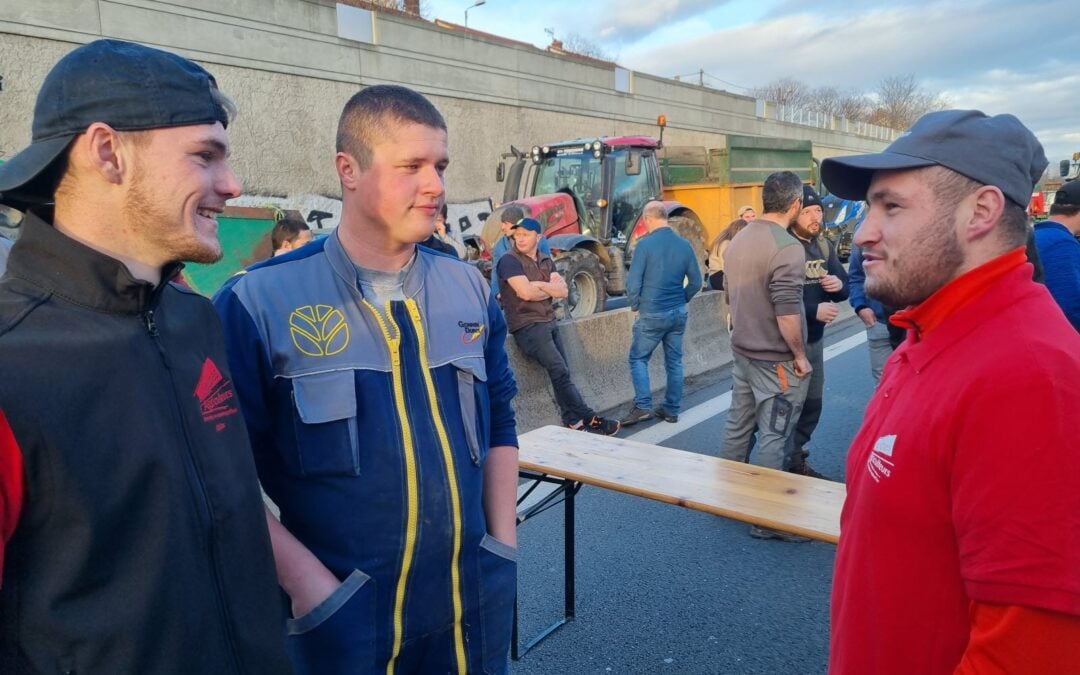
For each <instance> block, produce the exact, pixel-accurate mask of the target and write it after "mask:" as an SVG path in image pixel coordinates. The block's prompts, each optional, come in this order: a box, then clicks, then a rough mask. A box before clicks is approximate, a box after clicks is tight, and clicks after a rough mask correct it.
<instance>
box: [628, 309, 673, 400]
mask: <svg viewBox="0 0 1080 675" xmlns="http://www.w3.org/2000/svg"><path fill="white" fill-rule="evenodd" d="M685 332H686V307H680V308H679V309H672V310H668V311H666V312H659V313H656V314H641V315H639V316H638V318H637V320H635V321H634V333H633V341H632V342H631V343H630V359H629V361H630V380H631V381H633V383H634V405H635V406H637V407H638V408H642V409H644V410H648V409H650V408H651V407H652V388H651V387H650V386H649V357H651V356H652V353H653V352H654V351H655V350H656V347H657V346H658V345H659V344H660V343H661V342H663V343H664V368H665V370H667V392H666V393H665V395H664V409H665V410H667V411H668V412H669V413H671V414H672V415H678V414H679V407H680V406H681V405H682V388H683V368H682V339H683V333H685Z"/></svg>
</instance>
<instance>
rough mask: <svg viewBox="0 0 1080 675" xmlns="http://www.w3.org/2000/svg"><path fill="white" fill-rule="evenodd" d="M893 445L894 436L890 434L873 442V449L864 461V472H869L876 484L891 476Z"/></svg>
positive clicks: (894, 443) (894, 442) (894, 441)
mask: <svg viewBox="0 0 1080 675" xmlns="http://www.w3.org/2000/svg"><path fill="white" fill-rule="evenodd" d="M894 445H896V434H890V435H889V436H882V437H881V438H879V439H877V440H876V441H874V447H873V448H871V450H870V456H869V457H868V458H867V460H866V470H867V471H869V472H870V477H871V478H873V479H874V480H875V481H877V482H878V483H880V482H881V479H882V478H888V477H889V476H891V475H892V470H893V461H892V453H893V446H894Z"/></svg>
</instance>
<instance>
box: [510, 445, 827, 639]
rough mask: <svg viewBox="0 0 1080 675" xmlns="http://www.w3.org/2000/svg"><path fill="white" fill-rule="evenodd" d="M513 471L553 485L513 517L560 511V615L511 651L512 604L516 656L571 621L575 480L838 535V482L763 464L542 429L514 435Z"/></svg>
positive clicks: (817, 534)
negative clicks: (562, 581)
mask: <svg viewBox="0 0 1080 675" xmlns="http://www.w3.org/2000/svg"><path fill="white" fill-rule="evenodd" d="M518 442H519V443H520V456H519V460H518V464H519V467H520V471H519V475H520V476H521V477H522V478H526V479H529V480H532V481H534V483H535V484H534V486H533V487H532V488H530V489H529V490H527V491H526V492H525V493H524V494H523V495H522V496H521V498H519V500H518V501H519V504H520V503H521V502H522V501H523V500H525V499H526V498H527V497H528V496H529V494H530V493H531V492H532V490H533V489H535V487H536V485H539V484H540V483H545V482H546V483H554V484H556V485H557V486H558V489H557V490H556V491H555V492H553V493H551V494H549V495H547V496H545V497H544V498H543V499H541V500H540V501H539V502H537V503H534V504H532V505H531V506H529V507H528V508H526V509H521V508H519V512H518V521H519V522H524V521H526V520H528V519H529V518H531V517H533V516H535V515H537V514H539V513H540V512H542V511H545V510H547V508H549V507H550V506H552V505H553V504H554V503H555V502H556V500H557V499H559V498H561V499H562V500H563V502H564V508H565V514H564V516H565V523H564V528H565V534H564V536H565V549H564V561H563V562H564V566H565V573H564V574H565V589H564V592H565V608H564V613H563V614H564V615H563V618H562V619H561V620H560V621H558V622H556V623H555V624H553V625H551V626H549V627H548V628H547V629H545V630H544V631H542V632H541V633H540V634H539V635H538V636H537V637H535V638H534V639H532V640H531V641H530V642H529V643H528V644H527V645H526V646H525V647H524V649H523V650H521V651H520V653H519V650H518V635H517V608H516V606H515V616H514V638H513V643H512V650H511V651H512V652H513V653H512V656H513V658H514V659H515V660H516V659H519V658H521V656H523V655H524V654H525V652H527V651H528V650H529V649H531V648H532V647H533V646H535V645H536V644H537V643H539V642H540V641H541V640H543V639H544V638H545V637H547V636H548V635H550V634H551V633H552V632H553V631H555V630H556V629H557V628H559V627H560V626H562V625H565V624H566V623H567V622H568V621H571V620H573V618H574V496H575V494H576V493H577V491H578V490H579V489H580V488H581V485H582V484H587V485H596V486H599V487H603V488H608V489H610V490H616V491H618V492H625V493H627V494H633V495H638V496H640V497H645V498H648V499H655V500H657V501H661V502H666V503H668V504H676V505H678V506H683V507H686V508H688V509H693V510H695V511H704V512H705V513H712V514H714V515H718V516H723V517H725V518H731V519H734V520H739V521H743V522H746V523H752V524H754V525H759V526H761V527H768V528H773V529H777V530H783V531H785V532H792V533H795V534H800V535H803V536H806V537H810V538H811V539H817V540H819V541H824V542H829V543H833V544H835V543H836V542H837V540H838V539H839V537H840V510H841V508H842V507H843V504H844V498H845V496H846V494H847V490H846V488H845V486H844V484H843V483H834V482H831V481H825V480H821V479H817V478H810V477H807V476H801V475H797V474H791V473H786V472H784V471H776V470H774V469H766V468H764V467H760V466H755V465H752V464H745V463H743V462H733V461H730V460H726V459H720V458H718V457H711V456H709V455H702V454H699V453H695V452H687V451H685V450H676V449H674V448H665V447H662V446H658V445H650V444H648V443H638V442H635V441H630V440H626V439H622V438H614V437H611V436H600V435H597V434H589V433H583V432H581V431H573V430H570V429H567V428H564V427H555V426H547V427H541V428H539V429H534V430H533V431H530V432H528V433H525V434H522V435H521V436H520V437H519V438H518Z"/></svg>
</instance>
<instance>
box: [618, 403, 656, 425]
mask: <svg viewBox="0 0 1080 675" xmlns="http://www.w3.org/2000/svg"><path fill="white" fill-rule="evenodd" d="M652 416H653V414H652V411H651V410H646V409H645V408H639V407H637V406H636V405H635V406H632V407H631V408H630V412H628V413H626V415H624V416H623V418H622V419H621V420H619V424H621V425H622V426H624V427H628V426H630V425H631V424H637V423H638V422H643V421H645V420H647V419H652Z"/></svg>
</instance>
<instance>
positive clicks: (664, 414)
mask: <svg viewBox="0 0 1080 675" xmlns="http://www.w3.org/2000/svg"><path fill="white" fill-rule="evenodd" d="M653 414H655V415H656V416H657V417H659V418H660V419H662V420H664V421H665V422H670V423H671V424H675V423H676V422H678V421H679V416H678V415H672V414H671V413H669V412H668V411H667V408H665V407H664V406H662V405H658V406H656V409H655V410H653Z"/></svg>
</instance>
